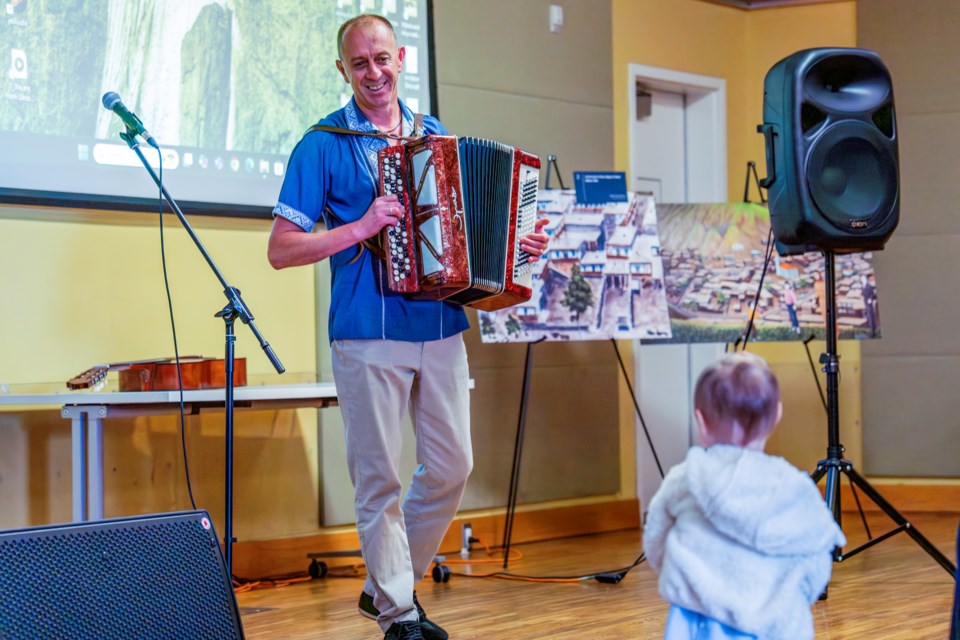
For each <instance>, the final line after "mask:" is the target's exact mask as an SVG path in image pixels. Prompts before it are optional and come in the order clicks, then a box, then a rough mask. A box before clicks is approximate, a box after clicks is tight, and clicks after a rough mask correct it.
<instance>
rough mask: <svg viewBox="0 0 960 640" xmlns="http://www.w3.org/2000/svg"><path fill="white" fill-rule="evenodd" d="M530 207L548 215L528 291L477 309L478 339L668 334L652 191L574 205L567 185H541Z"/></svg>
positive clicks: (649, 337)
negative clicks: (518, 298)
mask: <svg viewBox="0 0 960 640" xmlns="http://www.w3.org/2000/svg"><path fill="white" fill-rule="evenodd" d="M537 215H538V217H546V218H548V219H549V220H550V222H549V224H548V225H547V226H546V227H544V229H545V231H546V232H547V233H548V234H549V235H550V244H549V247H548V249H547V253H546V254H545V255H544V257H543V258H542V259H541V260H540V261H538V262H535V263H533V270H534V271H533V295H532V296H531V298H530V300H529V301H527V302H526V303H523V304H519V305H516V306H513V307H509V308H507V309H502V310H500V311H494V312H491V313H487V312H483V311H481V312H480V313H479V324H480V337H481V339H482V340H483V341H484V342H532V341H534V340H539V339H541V338H546V339H548V340H605V339H610V338H617V339H621V338H624V339H625V338H640V337H643V338H648V339H664V338H669V337H670V319H669V316H668V313H667V300H666V296H665V287H664V281H663V265H662V262H661V259H660V240H659V238H658V235H657V208H656V205H655V204H654V202H653V198H652V197H650V196H647V195H641V194H633V193H628V201H627V202H618V203H611V204H606V205H578V204H577V203H576V194H575V192H574V191H572V190H559V189H553V190H541V191H540V193H539V195H538V197H537Z"/></svg>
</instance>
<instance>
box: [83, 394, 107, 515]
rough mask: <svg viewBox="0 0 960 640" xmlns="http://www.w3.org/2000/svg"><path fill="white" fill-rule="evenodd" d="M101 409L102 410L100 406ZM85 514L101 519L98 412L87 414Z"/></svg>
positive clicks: (100, 454)
mask: <svg viewBox="0 0 960 640" xmlns="http://www.w3.org/2000/svg"><path fill="white" fill-rule="evenodd" d="M100 409H101V411H104V409H103V408H102V407H100ZM87 505H88V510H87V515H88V517H89V519H90V520H102V519H103V419H102V418H100V412H91V413H88V414H87Z"/></svg>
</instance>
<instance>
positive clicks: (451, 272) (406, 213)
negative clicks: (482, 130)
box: [378, 135, 540, 311]
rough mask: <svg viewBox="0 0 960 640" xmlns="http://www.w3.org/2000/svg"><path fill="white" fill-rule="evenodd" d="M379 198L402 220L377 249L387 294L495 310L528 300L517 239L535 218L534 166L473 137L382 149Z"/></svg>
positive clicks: (527, 275)
mask: <svg viewBox="0 0 960 640" xmlns="http://www.w3.org/2000/svg"><path fill="white" fill-rule="evenodd" d="M378 162H379V169H380V193H381V195H391V194H395V195H396V196H397V197H398V199H399V200H400V204H401V207H402V208H403V215H402V218H401V220H400V223H399V224H398V225H396V226H392V227H385V228H384V230H383V235H382V238H381V242H382V245H383V248H384V250H385V251H384V252H385V255H386V258H385V259H386V261H387V276H388V284H389V287H390V290H391V291H396V292H399V293H404V294H407V295H409V296H411V297H414V298H421V299H424V298H425V299H433V300H446V301H448V302H455V303H458V304H462V305H467V306H471V307H475V308H478V309H482V310H484V311H495V310H497V309H503V308H505V307H509V306H513V305H515V304H518V303H520V302H524V301H526V300H529V299H530V296H531V295H532V291H533V289H532V286H531V280H532V275H533V274H532V267H531V265H530V263H529V262H528V259H529V257H530V256H529V254H527V253H526V252H525V251H522V250H521V249H520V239H521V238H523V237H524V236H525V235H527V234H529V233H531V232H532V231H533V229H534V223H535V221H536V217H537V188H538V186H539V180H540V159H539V158H538V157H536V156H533V155H530V154H528V153H525V152H523V151H521V150H520V149H515V148H514V147H510V146H508V145H505V144H502V143H499V142H494V141H491V140H481V139H478V138H457V137H455V136H438V135H428V136H424V137H423V138H418V139H417V140H414V141H411V142H407V143H405V144H401V145H397V146H390V147H386V148H384V149H382V150H381V151H380V152H379V157H378Z"/></svg>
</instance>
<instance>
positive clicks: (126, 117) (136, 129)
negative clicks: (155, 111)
mask: <svg viewBox="0 0 960 640" xmlns="http://www.w3.org/2000/svg"><path fill="white" fill-rule="evenodd" d="M103 106H104V108H106V109H107V110H108V111H113V112H114V113H115V114H117V115H118V116H120V119H121V120H123V124H125V125H126V126H127V129H129V130H130V132H131V133H133V135H135V136H140V137H141V138H143V139H144V140H146V141H147V144H149V145H150V146H151V147H153V148H154V149H159V148H160V146H159V145H158V144H157V141H156V140H154V139H153V136H152V135H150V132H149V131H147V128H146V127H144V126H143V123H142V122H140V118H138V117H137V114H135V113H134V112H132V111H130V110H129V109H127V106H126V105H125V104H123V102H121V101H120V96H119V95H118V94H117V92H116V91H108V92H107V93H105V94H103Z"/></svg>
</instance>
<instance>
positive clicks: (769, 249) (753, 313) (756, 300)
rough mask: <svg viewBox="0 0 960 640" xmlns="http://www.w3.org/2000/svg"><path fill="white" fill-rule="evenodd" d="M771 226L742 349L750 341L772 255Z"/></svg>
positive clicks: (745, 348) (745, 347)
mask: <svg viewBox="0 0 960 640" xmlns="http://www.w3.org/2000/svg"><path fill="white" fill-rule="evenodd" d="M773 247H774V242H773V227H772V226H771V227H770V233H769V234H768V235H767V254H766V256H764V259H763V270H762V271H761V272H760V282H759V283H758V284H757V293H756V294H755V295H754V296H753V305H752V306H751V309H752V311H750V313H749V317H748V319H747V330H746V331H745V332H744V334H743V349H742V351H746V350H747V344H748V343H749V342H750V334H751V333H752V332H753V321H754V320H755V319H756V317H757V307H758V306H759V304H760V293H761V292H762V291H763V280H764V278H766V276H767V269H768V268H769V266H770V259H771V258H772V257H773Z"/></svg>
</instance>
